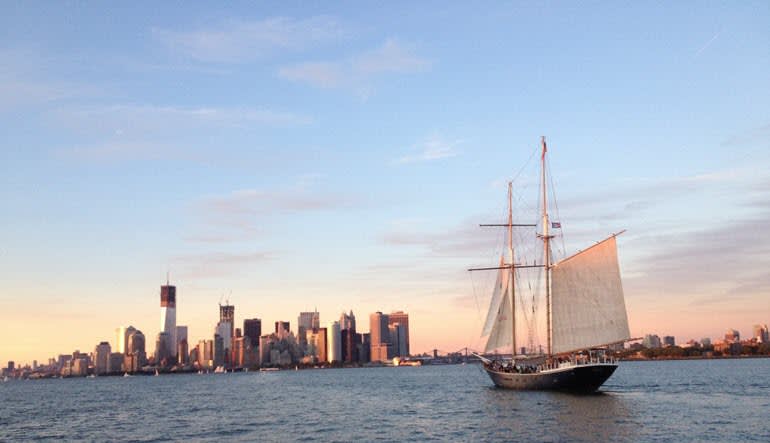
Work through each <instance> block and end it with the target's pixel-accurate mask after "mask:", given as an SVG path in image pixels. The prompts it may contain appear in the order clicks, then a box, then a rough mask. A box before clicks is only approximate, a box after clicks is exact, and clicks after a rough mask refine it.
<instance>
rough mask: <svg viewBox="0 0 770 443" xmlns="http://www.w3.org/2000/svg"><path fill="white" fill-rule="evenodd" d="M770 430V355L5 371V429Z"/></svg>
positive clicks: (38, 434) (296, 435)
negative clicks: (611, 364) (510, 387)
mask: <svg viewBox="0 0 770 443" xmlns="http://www.w3.org/2000/svg"><path fill="white" fill-rule="evenodd" d="M29 439H50V440H57V441H59V440H105V441H115V440H133V441H165V440H185V439H192V440H208V441H222V440H225V441H233V440H240V441H286V440H305V439H307V440H321V441H351V440H364V441H372V440H384V441H393V440H397V441H404V440H420V441H421V440H438V441H489V440H494V441H503V440H505V441H698V442H700V441H720V442H721V441H762V442H770V359H751V360H699V361H662V362H626V363H622V364H621V366H620V368H618V370H617V372H616V373H615V375H613V376H612V377H611V378H610V379H609V380H608V382H607V383H606V384H605V385H604V386H603V387H602V389H601V393H600V394H596V395H572V394H563V393H555V392H517V391H506V390H501V389H496V388H494V387H493V386H492V383H491V382H490V381H489V379H488V377H487V376H486V374H484V373H483V371H482V370H481V368H480V366H478V365H466V366H459V365H458V366H424V367H419V368H411V367H404V368H367V369H330V370H306V371H281V372H262V373H260V372H249V373H238V374H216V375H214V374H211V375H164V376H160V377H141V376H136V377H130V378H129V377H127V378H123V377H98V378H94V379H59V380H38V381H10V382H7V383H0V441H5V440H29Z"/></svg>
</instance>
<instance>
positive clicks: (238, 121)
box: [53, 104, 312, 133]
mask: <svg viewBox="0 0 770 443" xmlns="http://www.w3.org/2000/svg"><path fill="white" fill-rule="evenodd" d="M53 115H54V117H55V118H57V119H58V120H59V121H61V122H64V123H65V124H70V125H72V126H73V127H76V128H90V130H93V129H94V127H105V126H108V127H109V128H110V129H115V130H121V131H124V132H129V131H130V130H132V129H136V130H137V131H138V132H141V133H146V131H147V130H156V129H162V128H171V130H172V131H177V130H178V129H179V128H180V127H182V126H187V127H200V125H207V126H223V127H230V128H236V127H247V126H253V125H267V126H292V125H304V124H308V123H310V122H312V119H311V118H310V117H307V116H304V115H298V114H294V113H291V112H282V111H275V110H272V109H267V108H257V107H230V108H222V107H209V106H200V107H181V106H167V105H163V106H156V105H134V104H128V105H110V106H88V107H69V108H66V109H62V110H59V111H56V112H55V113H53Z"/></svg>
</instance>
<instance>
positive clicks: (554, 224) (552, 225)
mask: <svg viewBox="0 0 770 443" xmlns="http://www.w3.org/2000/svg"><path fill="white" fill-rule="evenodd" d="M551 227H552V228H554V229H561V222H551Z"/></svg>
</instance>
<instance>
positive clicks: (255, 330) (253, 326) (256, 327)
mask: <svg viewBox="0 0 770 443" xmlns="http://www.w3.org/2000/svg"><path fill="white" fill-rule="evenodd" d="M261 335H262V320H260V319H258V318H250V319H245V320H243V336H244V337H248V338H249V340H251V346H253V347H255V348H256V347H258V346H259V337H260V336H261Z"/></svg>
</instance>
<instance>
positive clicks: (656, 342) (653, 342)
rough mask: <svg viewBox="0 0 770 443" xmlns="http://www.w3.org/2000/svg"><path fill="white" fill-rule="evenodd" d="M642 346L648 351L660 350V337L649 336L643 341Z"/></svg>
mask: <svg viewBox="0 0 770 443" xmlns="http://www.w3.org/2000/svg"><path fill="white" fill-rule="evenodd" d="M642 346H644V347H645V348H648V349H657V348H660V347H661V346H660V337H658V336H657V335H656V334H647V335H645V336H644V339H643V340H642Z"/></svg>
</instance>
